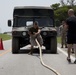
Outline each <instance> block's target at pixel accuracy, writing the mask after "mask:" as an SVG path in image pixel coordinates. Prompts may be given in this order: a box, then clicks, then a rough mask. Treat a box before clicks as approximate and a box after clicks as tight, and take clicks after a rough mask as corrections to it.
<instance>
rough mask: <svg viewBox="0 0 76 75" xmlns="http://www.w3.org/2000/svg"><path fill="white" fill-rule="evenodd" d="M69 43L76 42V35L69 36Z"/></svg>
mask: <svg viewBox="0 0 76 75" xmlns="http://www.w3.org/2000/svg"><path fill="white" fill-rule="evenodd" d="M67 44H76V37H72V36H67Z"/></svg>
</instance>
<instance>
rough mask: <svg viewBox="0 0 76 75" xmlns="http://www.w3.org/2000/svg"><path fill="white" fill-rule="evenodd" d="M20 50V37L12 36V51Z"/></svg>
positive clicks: (14, 52)
mask: <svg viewBox="0 0 76 75" xmlns="http://www.w3.org/2000/svg"><path fill="white" fill-rule="evenodd" d="M18 52H19V39H18V38H15V37H13V38H12V53H13V54H16V53H18Z"/></svg>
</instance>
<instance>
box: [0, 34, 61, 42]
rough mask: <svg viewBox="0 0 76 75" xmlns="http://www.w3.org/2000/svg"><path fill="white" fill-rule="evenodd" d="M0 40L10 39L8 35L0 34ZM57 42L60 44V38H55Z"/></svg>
mask: <svg viewBox="0 0 76 75" xmlns="http://www.w3.org/2000/svg"><path fill="white" fill-rule="evenodd" d="M0 38H2V40H3V41H4V40H9V39H11V38H12V37H11V36H10V35H7V34H0ZM57 42H58V43H60V42H61V37H57Z"/></svg>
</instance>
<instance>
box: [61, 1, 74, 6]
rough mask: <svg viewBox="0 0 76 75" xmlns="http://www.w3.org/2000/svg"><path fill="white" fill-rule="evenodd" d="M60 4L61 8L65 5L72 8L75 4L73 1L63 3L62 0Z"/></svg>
mask: <svg viewBox="0 0 76 75" xmlns="http://www.w3.org/2000/svg"><path fill="white" fill-rule="evenodd" d="M60 3H61V5H62V6H65V5H70V6H74V5H75V4H76V2H75V0H66V2H64V0H60Z"/></svg>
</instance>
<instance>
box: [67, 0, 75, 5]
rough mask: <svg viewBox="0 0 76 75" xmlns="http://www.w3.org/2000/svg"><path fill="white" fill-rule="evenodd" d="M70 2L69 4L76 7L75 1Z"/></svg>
mask: <svg viewBox="0 0 76 75" xmlns="http://www.w3.org/2000/svg"><path fill="white" fill-rule="evenodd" d="M68 2H69V4H70V5H71V6H74V5H75V3H76V2H75V0H68Z"/></svg>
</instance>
